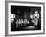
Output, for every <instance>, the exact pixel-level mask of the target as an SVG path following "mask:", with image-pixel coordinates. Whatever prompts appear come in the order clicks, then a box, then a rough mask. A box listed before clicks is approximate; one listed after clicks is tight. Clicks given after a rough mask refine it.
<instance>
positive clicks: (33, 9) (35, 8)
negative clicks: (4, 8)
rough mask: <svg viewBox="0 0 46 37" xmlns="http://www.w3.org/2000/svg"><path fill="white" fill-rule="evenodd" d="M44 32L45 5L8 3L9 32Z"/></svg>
mask: <svg viewBox="0 0 46 37" xmlns="http://www.w3.org/2000/svg"><path fill="white" fill-rule="evenodd" d="M42 32H43V5H42V4H29V3H8V34H32V33H42Z"/></svg>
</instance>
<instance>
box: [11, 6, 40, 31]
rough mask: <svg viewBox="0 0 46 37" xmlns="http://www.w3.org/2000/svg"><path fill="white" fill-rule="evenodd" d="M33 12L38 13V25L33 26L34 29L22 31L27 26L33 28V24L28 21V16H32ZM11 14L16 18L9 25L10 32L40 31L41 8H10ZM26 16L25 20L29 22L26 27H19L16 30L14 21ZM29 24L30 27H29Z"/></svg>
mask: <svg viewBox="0 0 46 37" xmlns="http://www.w3.org/2000/svg"><path fill="white" fill-rule="evenodd" d="M34 11H38V13H39V16H40V17H39V21H38V25H37V26H35V28H34V29H23V28H24V27H27V26H34V24H33V23H32V22H31V21H30V20H31V19H30V17H29V15H30V14H34ZM11 14H16V18H14V22H13V23H11V31H24V30H40V29H41V7H34V6H13V5H12V6H11ZM25 14H26V16H27V18H26V19H28V20H29V22H30V23H29V24H27V25H26V26H22V27H21V26H20V27H18V28H16V23H15V22H16V19H19V18H20V19H21V18H22V19H25V18H24V15H25ZM30 24H31V25H30Z"/></svg>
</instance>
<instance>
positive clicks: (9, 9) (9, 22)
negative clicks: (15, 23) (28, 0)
mask: <svg viewBox="0 0 46 37" xmlns="http://www.w3.org/2000/svg"><path fill="white" fill-rule="evenodd" d="M11 5H17V6H35V7H41V30H35V31H14V32H11V20H10V15H11ZM42 32H43V5H41V4H23V3H8V34H27V33H42Z"/></svg>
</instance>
